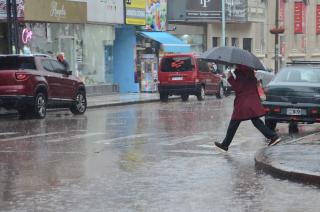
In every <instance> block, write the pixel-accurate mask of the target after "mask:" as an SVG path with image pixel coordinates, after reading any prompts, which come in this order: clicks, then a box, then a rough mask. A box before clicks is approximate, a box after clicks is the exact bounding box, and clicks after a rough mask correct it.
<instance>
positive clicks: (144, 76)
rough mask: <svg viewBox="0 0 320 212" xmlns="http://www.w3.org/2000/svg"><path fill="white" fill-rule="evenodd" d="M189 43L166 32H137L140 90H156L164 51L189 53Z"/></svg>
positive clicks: (137, 74)
mask: <svg viewBox="0 0 320 212" xmlns="http://www.w3.org/2000/svg"><path fill="white" fill-rule="evenodd" d="M190 52H191V48H190V45H189V44H186V43H184V42H183V41H182V40H180V39H178V38H177V37H175V36H173V35H171V34H170V33H168V32H138V34H137V63H136V65H137V68H136V70H137V73H136V76H137V77H138V81H139V84H140V91H141V92H156V91H157V81H158V66H159V61H160V58H161V57H162V56H163V55H164V54H166V53H190Z"/></svg>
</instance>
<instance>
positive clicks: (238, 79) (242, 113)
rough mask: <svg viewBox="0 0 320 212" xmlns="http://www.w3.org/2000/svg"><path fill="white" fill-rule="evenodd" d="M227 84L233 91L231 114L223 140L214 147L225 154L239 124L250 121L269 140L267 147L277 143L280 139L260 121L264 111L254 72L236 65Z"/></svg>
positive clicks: (230, 72)
mask: <svg viewBox="0 0 320 212" xmlns="http://www.w3.org/2000/svg"><path fill="white" fill-rule="evenodd" d="M228 82H229V83H230V85H231V86H232V88H233V90H234V91H235V100H234V109H233V114H232V117H231V120H230V123H229V127H228V129H227V134H226V137H225V139H224V140H223V142H222V143H219V142H215V145H216V146H217V147H218V148H219V149H221V150H223V151H224V152H227V151H228V148H229V145H230V144H231V142H232V139H233V137H234V135H235V133H236V131H237V129H238V127H239V125H240V123H241V122H242V121H246V120H251V122H252V123H253V125H254V126H255V127H256V128H257V129H258V130H259V131H260V132H261V133H262V134H263V135H264V136H265V137H266V138H268V139H270V142H269V144H268V146H273V145H276V144H277V143H279V142H280V140H281V138H280V137H279V136H278V134H277V133H276V132H274V131H273V130H271V129H269V128H268V127H267V126H266V125H265V124H264V123H263V121H262V120H261V119H260V117H261V116H264V115H265V111H264V108H263V106H262V104H261V100H260V97H259V94H258V90H257V79H256V77H255V75H254V70H253V69H250V68H249V67H247V66H243V65H237V66H236V69H235V71H234V72H233V71H229V72H228Z"/></svg>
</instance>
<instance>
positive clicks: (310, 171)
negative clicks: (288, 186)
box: [255, 133, 320, 186]
mask: <svg viewBox="0 0 320 212" xmlns="http://www.w3.org/2000/svg"><path fill="white" fill-rule="evenodd" d="M255 162H256V166H257V167H258V168H261V169H263V170H264V171H266V172H267V173H269V174H271V175H274V176H276V177H279V178H282V179H289V180H292V181H296V182H302V183H306V184H314V185H318V186H319V185H320V133H315V134H311V135H308V136H305V137H302V138H299V139H295V140H289V141H283V142H280V143H279V144H278V145H276V146H272V147H266V148H264V149H262V150H260V151H258V152H257V153H256V156H255Z"/></svg>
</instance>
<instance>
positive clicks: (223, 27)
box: [221, 0, 226, 46]
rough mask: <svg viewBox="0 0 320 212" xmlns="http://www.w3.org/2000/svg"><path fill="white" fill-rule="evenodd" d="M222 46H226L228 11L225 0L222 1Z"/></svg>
mask: <svg viewBox="0 0 320 212" xmlns="http://www.w3.org/2000/svg"><path fill="white" fill-rule="evenodd" d="M221 34H222V35H221V39H222V40H221V46H225V45H226V10H225V0H221Z"/></svg>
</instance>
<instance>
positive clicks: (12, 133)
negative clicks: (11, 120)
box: [0, 132, 18, 136]
mask: <svg viewBox="0 0 320 212" xmlns="http://www.w3.org/2000/svg"><path fill="white" fill-rule="evenodd" d="M15 134H18V132H6V133H0V136H1V135H15Z"/></svg>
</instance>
